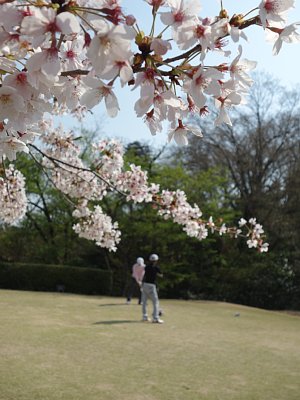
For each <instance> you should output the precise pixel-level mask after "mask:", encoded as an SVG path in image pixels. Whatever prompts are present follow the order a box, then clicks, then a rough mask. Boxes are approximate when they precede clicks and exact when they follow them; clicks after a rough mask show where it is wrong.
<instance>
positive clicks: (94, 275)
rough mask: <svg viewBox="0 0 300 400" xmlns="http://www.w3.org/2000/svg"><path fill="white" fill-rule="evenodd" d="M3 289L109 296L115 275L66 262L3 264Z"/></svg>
mask: <svg viewBox="0 0 300 400" xmlns="http://www.w3.org/2000/svg"><path fill="white" fill-rule="evenodd" d="M0 288H2V289H16V290H34V291H50V292H52V291H65V292H69V293H80V294H101V295H109V294H111V288H112V274H111V272H110V271H108V270H101V269H97V268H80V267H71V266H67V265H46V264H19V263H0Z"/></svg>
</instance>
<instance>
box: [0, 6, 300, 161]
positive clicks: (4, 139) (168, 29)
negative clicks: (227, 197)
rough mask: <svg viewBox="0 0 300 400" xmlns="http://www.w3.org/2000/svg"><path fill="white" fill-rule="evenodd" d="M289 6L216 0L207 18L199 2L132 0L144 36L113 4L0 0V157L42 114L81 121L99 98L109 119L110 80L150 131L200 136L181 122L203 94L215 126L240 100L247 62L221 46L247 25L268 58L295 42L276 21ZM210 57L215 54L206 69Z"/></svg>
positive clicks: (112, 104) (25, 137) (23, 147)
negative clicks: (233, 10) (128, 96)
mask: <svg viewBox="0 0 300 400" xmlns="http://www.w3.org/2000/svg"><path fill="white" fill-rule="evenodd" d="M294 2H295V0H262V1H261V2H260V3H259V5H258V6H257V7H256V8H254V9H253V10H251V11H250V12H249V13H247V14H234V15H232V16H230V15H229V14H228V12H227V11H226V10H225V9H224V8H223V3H222V1H221V2H220V8H219V10H216V16H213V17H207V16H203V15H202V16H201V2H200V1H199V0H147V1H146V3H147V4H145V1H142V0H141V5H142V4H144V6H145V7H149V14H150V12H151V14H152V18H153V23H152V27H151V30H150V32H149V33H148V34H146V33H145V32H143V31H142V30H141V29H140V28H139V26H140V25H139V24H138V23H137V21H136V19H135V17H134V16H133V15H128V14H126V13H125V12H124V10H123V9H122V7H121V0H97V1H96V0H76V1H73V0H72V1H71V0H70V1H64V0H52V1H51V0H30V1H29V0H18V1H12V0H1V1H0V11H1V12H0V71H1V74H0V80H1V81H0V124H1V125H0V127H1V129H0V132H2V133H1V138H0V156H1V155H6V157H7V158H8V159H9V160H14V159H15V157H16V153H17V152H19V151H25V152H27V151H28V148H27V143H28V142H31V141H32V140H33V139H34V137H35V136H36V135H37V134H39V133H40V131H39V129H38V126H39V124H38V123H39V122H40V121H42V120H43V117H44V114H45V113H47V112H48V113H53V114H55V113H56V114H57V113H66V112H68V113H72V114H74V115H76V116H78V117H79V118H81V117H82V116H83V115H84V114H85V112H86V111H88V110H91V109H92V108H93V107H94V106H96V105H97V104H98V103H100V102H101V101H102V100H103V101H104V103H105V106H106V110H107V113H108V115H109V116H110V117H116V116H117V114H118V111H119V104H118V99H117V96H116V93H115V91H114V87H117V86H118V85H120V86H121V87H124V86H128V85H132V88H133V89H138V90H139V91H140V98H139V99H138V100H137V101H136V103H135V105H134V109H135V111H136V115H137V117H141V118H143V119H144V120H145V122H146V124H147V125H148V127H149V129H150V131H151V133H152V134H153V135H155V134H157V133H158V132H160V131H162V129H163V125H162V123H163V121H167V122H168V123H169V125H170V130H169V135H168V138H169V140H175V141H176V143H177V144H179V145H182V144H187V142H188V139H187V138H188V134H190V133H193V134H195V135H197V136H202V134H201V131H200V130H199V128H197V127H195V126H191V125H187V124H186V123H185V122H184V121H185V120H186V119H187V118H188V117H189V116H190V115H191V113H194V114H200V115H205V114H207V113H209V112H210V109H209V106H208V104H210V103H209V102H208V99H209V98H212V99H213V100H214V103H215V107H216V108H217V110H218V115H217V118H216V120H215V124H216V125H218V124H221V123H226V124H231V121H230V116H229V114H228V110H229V109H230V108H231V107H232V106H236V105H239V104H241V103H244V102H245V101H246V99H245V96H246V94H247V91H248V89H249V87H250V86H251V84H252V79H251V78H250V76H249V75H248V72H249V71H251V70H252V69H253V68H255V65H256V62H255V61H249V60H246V59H242V58H241V56H242V46H241V45H240V44H239V47H238V55H237V57H236V58H234V60H233V61H231V62H230V61H229V60H228V57H229V56H230V53H231V52H230V51H229V50H228V49H227V48H226V46H227V44H228V43H229V42H230V41H231V42H233V43H239V42H240V41H241V40H247V37H246V34H245V33H244V31H245V29H246V28H247V27H248V26H250V25H254V24H255V25H259V26H261V27H262V28H263V29H264V30H265V32H266V35H267V39H268V40H271V41H273V43H274V48H273V51H274V54H278V52H279V51H280V48H281V46H282V43H283V42H287V43H294V42H298V41H299V40H300V35H299V34H298V33H297V25H298V24H297V23H295V24H291V25H288V26H285V24H286V23H287V12H288V11H289V10H290V9H292V7H293V5H294ZM150 8H151V10H150ZM175 52H176V55H174V53H175ZM213 53H215V54H219V55H220V56H221V57H223V60H222V62H221V63H220V64H216V65H212V63H211V62H208V64H209V66H207V65H206V64H205V62H206V61H207V57H208V56H209V55H210V54H213Z"/></svg>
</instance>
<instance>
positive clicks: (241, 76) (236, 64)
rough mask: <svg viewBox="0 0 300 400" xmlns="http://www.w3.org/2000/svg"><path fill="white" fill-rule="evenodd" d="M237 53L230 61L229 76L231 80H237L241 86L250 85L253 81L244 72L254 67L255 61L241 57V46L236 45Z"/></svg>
mask: <svg viewBox="0 0 300 400" xmlns="http://www.w3.org/2000/svg"><path fill="white" fill-rule="evenodd" d="M238 51H239V54H238V56H237V57H236V58H235V59H234V60H233V61H232V63H231V64H230V67H229V72H230V76H231V78H232V79H233V80H235V81H237V83H238V84H239V85H241V86H242V87H245V88H247V87H250V86H251V85H252V83H253V79H251V78H250V76H249V75H248V74H247V73H246V71H247V72H248V71H252V70H253V69H255V68H256V65H257V62H256V61H250V60H247V59H242V60H241V56H242V47H241V46H239V47H238Z"/></svg>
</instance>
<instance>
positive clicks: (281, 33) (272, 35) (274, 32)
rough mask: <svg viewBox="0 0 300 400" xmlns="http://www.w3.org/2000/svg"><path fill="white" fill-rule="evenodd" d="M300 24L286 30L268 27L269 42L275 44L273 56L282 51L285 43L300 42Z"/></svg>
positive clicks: (287, 27) (290, 26) (292, 25)
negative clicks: (298, 30)
mask: <svg viewBox="0 0 300 400" xmlns="http://www.w3.org/2000/svg"><path fill="white" fill-rule="evenodd" d="M299 25H300V22H296V23H294V24H291V25H288V26H286V27H285V28H276V27H268V28H267V29H266V37H267V40H268V41H269V42H273V43H274V46H273V55H274V56H276V55H277V54H278V53H279V51H280V50H281V47H282V44H283V42H285V43H297V42H300V34H299V33H298V32H297V29H298V26H299Z"/></svg>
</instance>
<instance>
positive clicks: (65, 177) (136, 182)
mask: <svg viewBox="0 0 300 400" xmlns="http://www.w3.org/2000/svg"><path fill="white" fill-rule="evenodd" d="M48 126H49V128H50V125H48ZM43 140H44V142H45V148H44V149H43V151H41V150H40V149H38V148H36V147H35V146H34V145H31V148H32V149H35V151H37V152H38V153H39V154H42V156H43V160H42V164H43V166H44V167H45V168H46V169H47V174H48V177H49V178H50V179H51V180H52V182H53V184H54V185H55V186H56V187H57V188H58V189H59V190H60V191H62V192H63V193H64V194H65V195H66V196H68V198H69V199H70V200H71V201H72V202H73V204H74V212H73V217H74V218H75V219H76V220H77V222H76V224H75V225H74V230H75V232H76V233H77V234H78V235H79V236H81V237H84V238H86V239H89V240H93V241H94V242H95V243H96V244H97V245H99V246H101V247H105V248H108V249H109V250H110V251H115V250H116V249H117V244H118V243H119V241H120V236H121V233H120V231H119V229H118V223H117V222H112V220H111V218H110V217H109V216H108V215H106V214H105V213H104V212H103V210H102V208H101V207H100V206H99V205H96V206H95V202H96V203H98V202H100V201H101V200H102V199H103V197H104V196H107V195H108V194H109V193H110V192H112V191H114V192H117V193H118V194H119V195H122V196H124V197H125V198H126V200H127V201H132V202H134V203H142V202H145V203H151V204H152V205H153V207H154V208H155V209H156V210H157V213H158V215H160V216H162V217H163V218H164V219H166V220H167V219H170V220H172V221H173V222H174V223H177V224H179V225H181V226H182V228H183V230H184V231H185V232H186V233H187V235H188V236H191V237H194V238H196V239H198V240H203V239H205V238H206V237H207V236H208V233H209V231H210V232H211V233H214V232H215V231H216V232H219V235H224V234H227V235H229V236H231V237H235V238H236V237H245V238H246V240H247V245H248V247H249V248H252V247H253V248H256V249H257V250H258V251H260V252H263V251H267V250H268V244H267V243H264V240H263V239H264V231H263V229H262V226H261V225H259V224H257V223H256V220H255V219H251V220H250V221H249V222H248V223H247V221H245V220H243V219H242V220H241V221H240V222H239V227H227V226H226V225H225V224H224V223H222V224H220V226H219V225H218V224H217V223H214V222H213V218H212V217H210V218H209V219H208V221H205V220H204V219H203V218H202V212H201V210H200V208H199V206H198V205H196V204H194V205H193V206H191V205H190V204H189V203H188V201H187V197H186V194H185V193H184V192H183V191H181V190H177V191H169V190H164V189H161V188H160V186H159V185H157V184H154V183H150V182H149V181H148V174H147V172H146V171H143V170H142V168H141V167H140V166H136V165H134V164H131V165H129V168H128V169H127V170H126V169H125V165H124V160H123V148H122V146H121V144H120V143H118V142H116V141H115V140H111V141H109V140H100V141H99V142H96V143H94V144H92V145H91V148H92V152H91V154H89V160H88V161H89V162H88V163H87V162H84V161H83V160H82V157H81V149H80V146H78V145H77V144H76V143H77V142H78V141H77V140H76V138H75V137H74V134H72V133H64V132H63V131H62V129H59V128H56V129H53V128H52V129H49V131H48V133H47V134H45V135H44V136H43Z"/></svg>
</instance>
